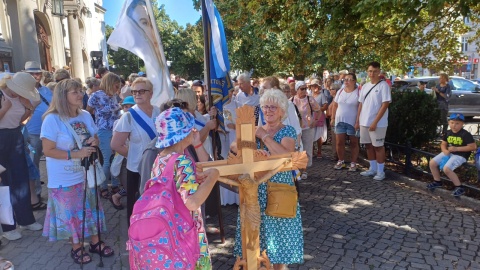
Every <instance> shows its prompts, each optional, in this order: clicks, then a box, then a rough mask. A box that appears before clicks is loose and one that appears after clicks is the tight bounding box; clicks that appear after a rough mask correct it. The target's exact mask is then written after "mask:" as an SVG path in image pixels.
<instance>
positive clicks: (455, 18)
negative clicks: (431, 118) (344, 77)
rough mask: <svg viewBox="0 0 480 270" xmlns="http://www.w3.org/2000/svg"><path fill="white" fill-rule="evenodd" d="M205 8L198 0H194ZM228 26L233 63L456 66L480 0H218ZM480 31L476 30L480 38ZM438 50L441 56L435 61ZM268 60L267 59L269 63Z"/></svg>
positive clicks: (295, 69)
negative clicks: (461, 37)
mask: <svg viewBox="0 0 480 270" xmlns="http://www.w3.org/2000/svg"><path fill="white" fill-rule="evenodd" d="M193 1H194V4H195V5H196V6H197V8H198V7H199V2H198V0H193ZM215 4H216V5H217V8H218V9H219V11H220V13H221V15H222V18H223V20H224V24H225V26H226V27H227V33H229V34H230V35H227V39H228V41H229V48H230V49H231V50H230V54H231V55H230V57H231V59H232V63H233V68H236V69H244V70H248V69H250V68H252V67H255V68H257V69H258V72H259V73H260V74H269V73H270V74H271V73H272V72H271V71H272V70H276V71H287V72H291V73H294V74H309V73H312V72H319V71H320V69H321V68H323V67H328V68H331V69H340V68H346V67H356V68H358V69H363V68H364V66H365V64H366V63H368V62H369V61H372V60H377V61H380V62H381V63H382V66H383V67H384V68H386V69H398V70H402V71H406V70H407V69H408V67H409V66H411V65H413V64H417V63H421V64H423V66H429V67H433V68H436V69H439V70H440V69H441V70H446V71H448V70H452V69H453V66H454V65H455V64H456V63H458V61H459V60H460V59H462V58H463V55H462V54H461V52H460V50H459V46H460V44H459V35H462V34H465V33H467V32H468V31H470V30H471V28H472V26H468V25H465V24H464V23H463V21H462V19H463V16H470V17H471V18H475V19H478V18H479V17H480V16H479V14H480V8H479V3H478V1H477V0H432V1H422V0H324V1H320V0H317V1H315V0H238V1H227V0H217V1H215ZM479 32H480V31H477V35H476V36H475V37H472V39H476V38H478V37H480V33H479ZM432 57H435V60H433V58H432ZM264 59H265V60H266V61H268V62H269V63H267V64H266V63H264Z"/></svg>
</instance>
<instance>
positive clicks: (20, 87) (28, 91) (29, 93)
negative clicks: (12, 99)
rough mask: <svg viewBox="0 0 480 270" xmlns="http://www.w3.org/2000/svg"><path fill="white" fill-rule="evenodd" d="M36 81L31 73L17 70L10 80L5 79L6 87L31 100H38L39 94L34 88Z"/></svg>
mask: <svg viewBox="0 0 480 270" xmlns="http://www.w3.org/2000/svg"><path fill="white" fill-rule="evenodd" d="M36 83H37V81H36V80H35V79H34V78H33V77H32V75H30V74H28V73H25V72H17V73H16V74H15V75H13V77H12V78H11V79H10V80H7V87H8V88H9V89H10V90H12V91H13V92H15V94H17V95H19V96H21V97H24V98H26V99H28V100H31V101H39V100H40V95H39V94H38V91H37V89H36V88H35V84H36Z"/></svg>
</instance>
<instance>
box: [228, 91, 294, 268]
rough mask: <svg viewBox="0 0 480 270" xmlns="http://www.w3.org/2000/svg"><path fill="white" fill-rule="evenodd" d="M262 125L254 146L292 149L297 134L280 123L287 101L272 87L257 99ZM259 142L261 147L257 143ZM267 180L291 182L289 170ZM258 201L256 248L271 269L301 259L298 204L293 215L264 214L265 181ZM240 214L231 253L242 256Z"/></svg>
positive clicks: (272, 151) (275, 151)
mask: <svg viewBox="0 0 480 270" xmlns="http://www.w3.org/2000/svg"><path fill="white" fill-rule="evenodd" d="M260 108H261V109H262V111H263V115H264V118H265V122H266V124H265V125H264V126H263V127H259V128H258V129H257V131H256V134H255V136H256V137H257V148H258V149H261V150H264V151H267V152H268V153H270V154H284V153H289V152H293V151H295V141H296V137H297V134H296V132H295V129H294V128H293V127H291V126H286V125H283V124H282V121H283V119H284V118H285V117H286V113H285V112H286V111H287V108H288V100H287V97H286V96H285V94H284V93H283V92H282V91H280V90H276V89H271V90H269V91H265V93H264V94H263V95H262V97H261V98H260ZM261 141H262V142H263V144H264V145H263V148H262V146H261V143H260V142H261ZM270 181H271V182H275V183H285V184H289V185H291V186H293V185H294V182H293V176H292V172H279V173H277V174H275V175H274V176H272V178H270ZM258 201H259V204H260V214H261V223H260V250H261V251H263V250H266V251H267V255H268V258H269V259H270V262H271V263H273V264H274V269H276V270H280V269H285V267H286V265H288V264H293V263H302V262H303V232H302V217H301V215H300V206H299V205H298V202H297V214H296V216H295V217H294V218H277V217H272V216H268V215H266V214H265V208H266V206H267V184H266V183H262V184H260V185H259V186H258ZM241 239H242V237H241V230H240V215H239V217H238V218H237V231H236V241H235V248H234V255H235V256H240V257H241V256H242V246H241V245H242V243H241V241H242V240H241Z"/></svg>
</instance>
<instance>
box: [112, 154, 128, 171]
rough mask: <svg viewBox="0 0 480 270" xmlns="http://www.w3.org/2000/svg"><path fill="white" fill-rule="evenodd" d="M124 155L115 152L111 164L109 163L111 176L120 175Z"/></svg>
mask: <svg viewBox="0 0 480 270" xmlns="http://www.w3.org/2000/svg"><path fill="white" fill-rule="evenodd" d="M124 158H125V157H124V156H122V155H120V154H118V153H116V154H115V157H114V158H113V160H112V164H110V173H111V174H112V176H113V177H118V176H119V175H120V171H121V169H122V162H123V159H124Z"/></svg>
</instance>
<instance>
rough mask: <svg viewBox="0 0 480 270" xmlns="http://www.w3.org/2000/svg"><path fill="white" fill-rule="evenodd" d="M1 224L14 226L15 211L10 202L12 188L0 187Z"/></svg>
mask: <svg viewBox="0 0 480 270" xmlns="http://www.w3.org/2000/svg"><path fill="white" fill-rule="evenodd" d="M0 223H1V224H6V225H13V224H14V221H13V209H12V203H11V202H10V187H8V186H1V187H0Z"/></svg>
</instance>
